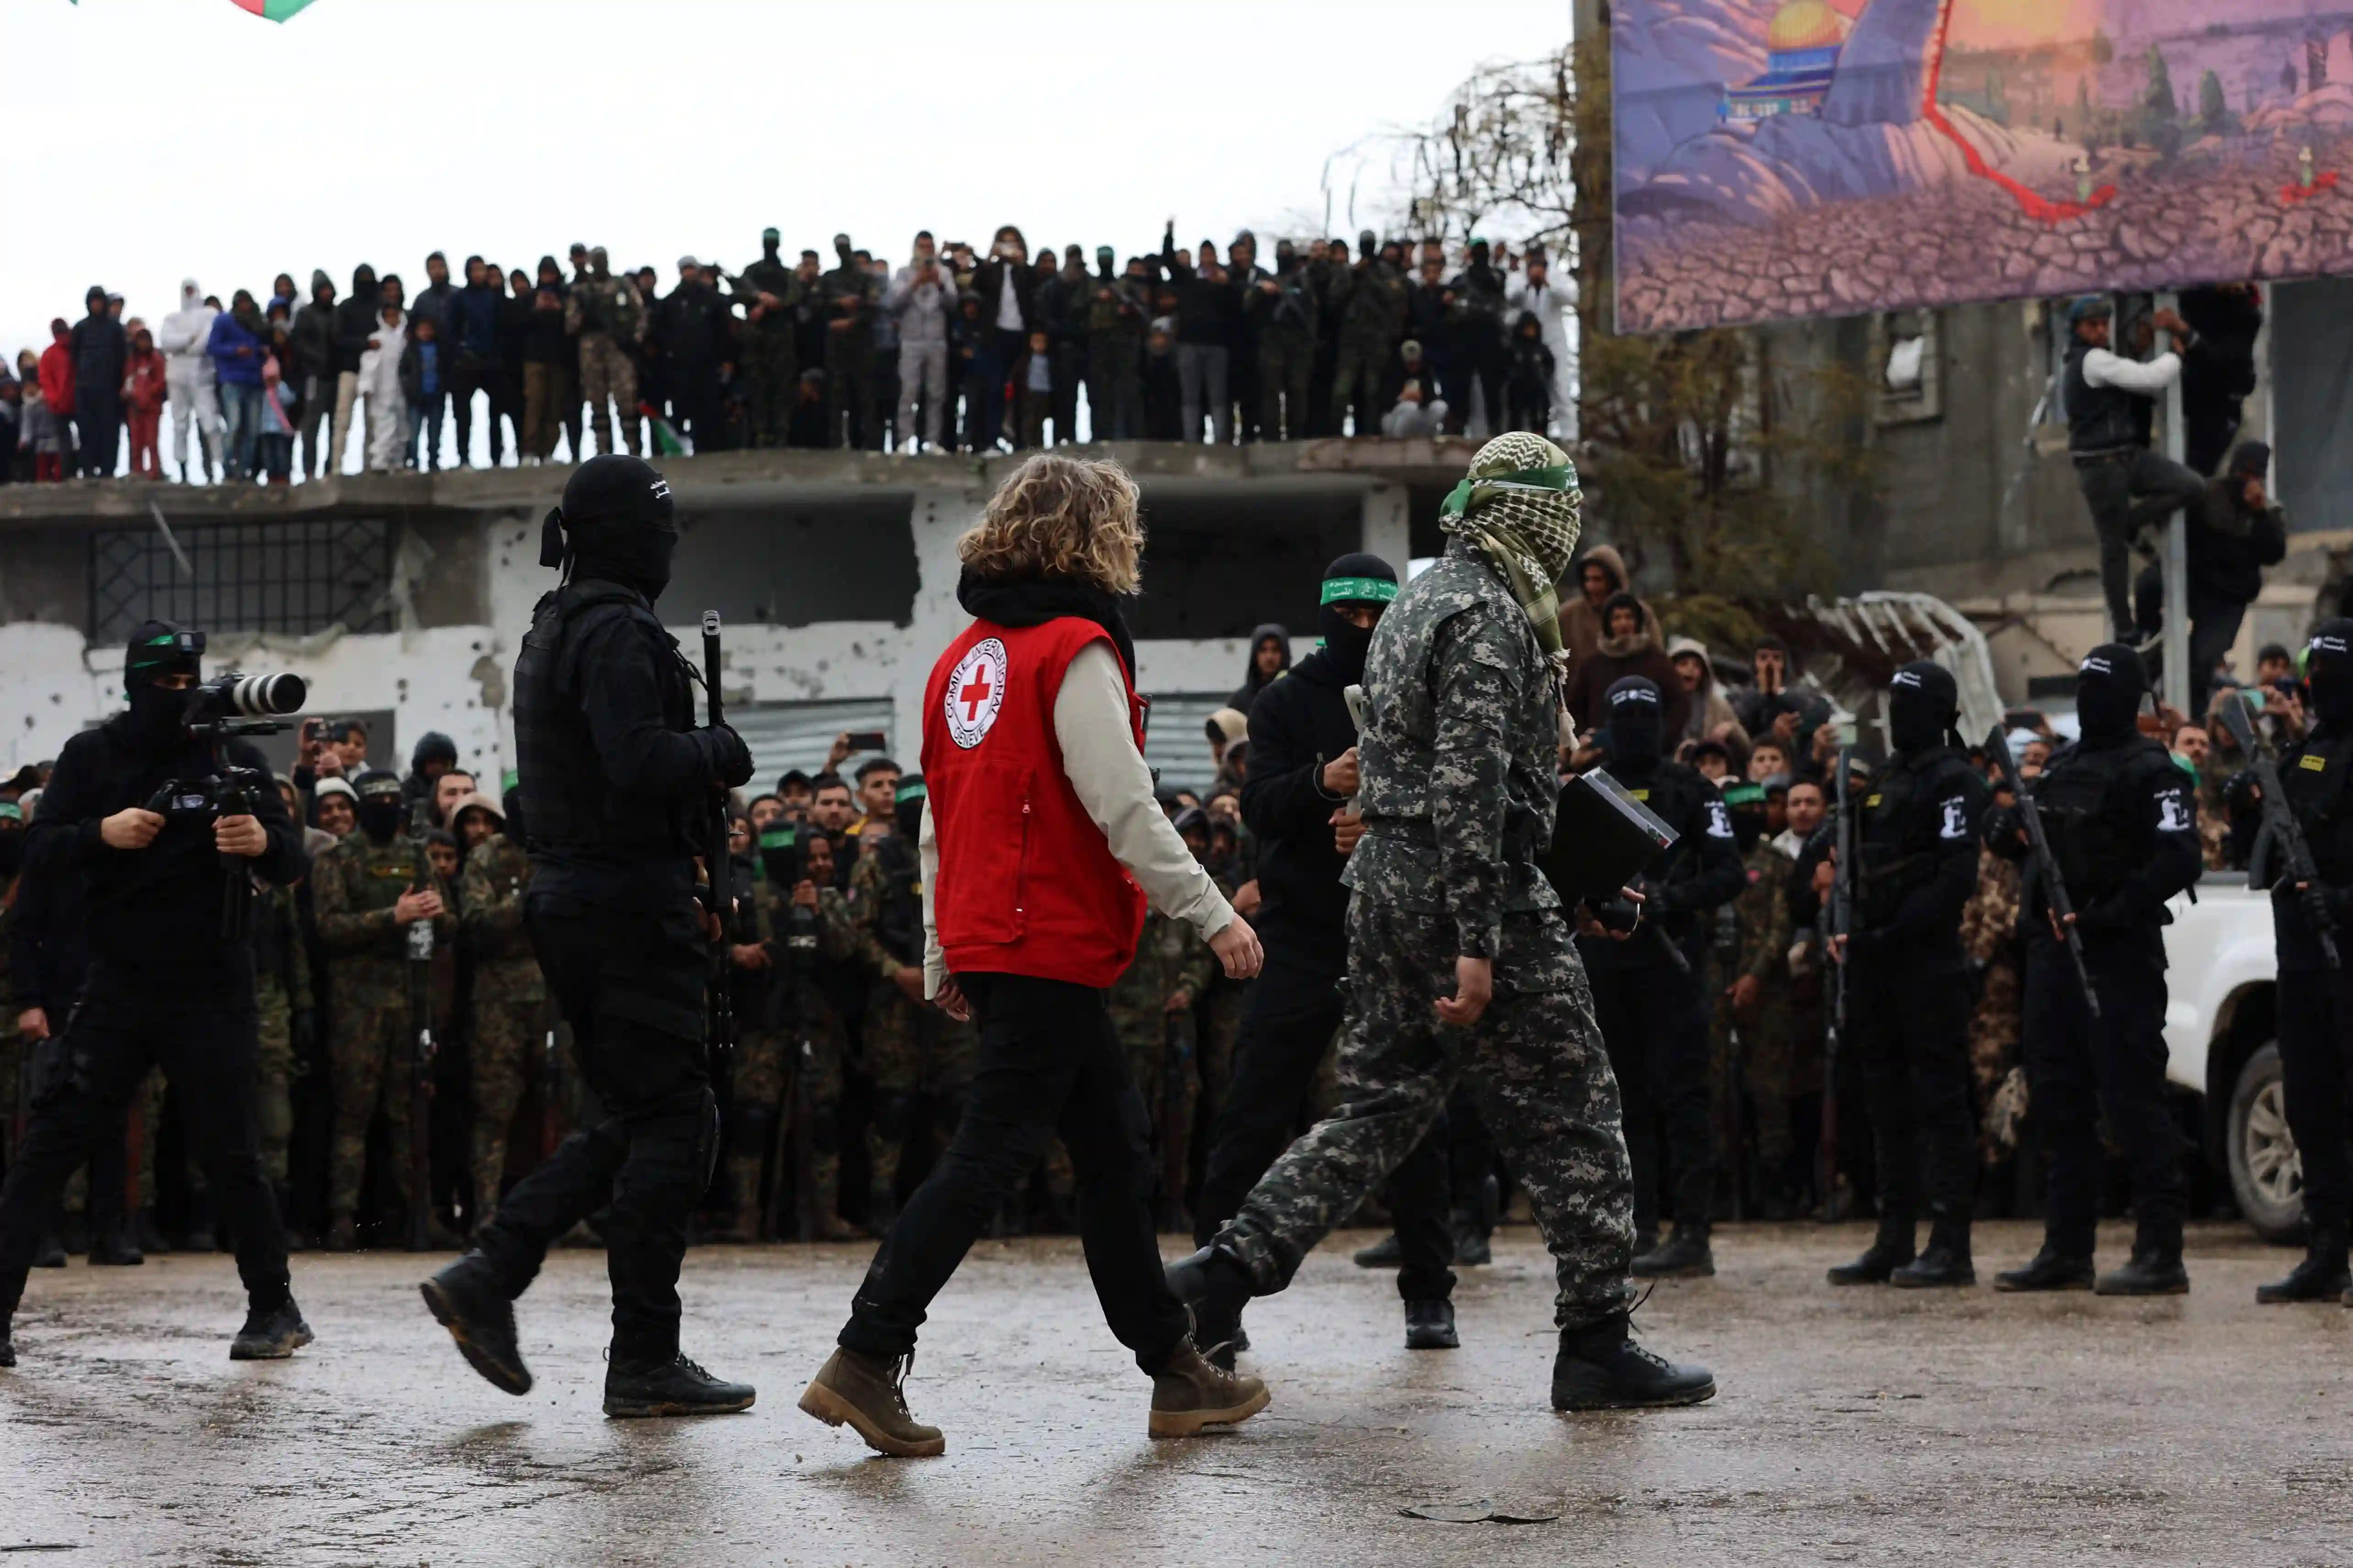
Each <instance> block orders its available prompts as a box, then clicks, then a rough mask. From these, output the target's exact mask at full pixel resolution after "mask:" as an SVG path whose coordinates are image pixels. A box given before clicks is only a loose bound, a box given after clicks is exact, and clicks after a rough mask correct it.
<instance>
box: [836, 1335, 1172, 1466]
mask: <svg viewBox="0 0 2353 1568" xmlns="http://www.w3.org/2000/svg"><path fill="white" fill-rule="evenodd" d="M914 1364H915V1358H914V1357H913V1355H909V1356H906V1357H904V1358H903V1359H902V1360H899V1361H895V1362H886V1361H877V1360H875V1359H874V1358H873V1357H872V1356H867V1355H860V1354H859V1353H858V1352H856V1351H853V1350H844V1349H842V1348H840V1347H839V1346H836V1347H835V1349H834V1352H833V1354H832V1355H831V1356H829V1357H828V1358H827V1359H826V1363H825V1365H824V1366H822V1367H820V1368H818V1374H817V1376H816V1377H815V1378H814V1379H812V1380H811V1381H810V1383H809V1385H808V1388H807V1391H806V1392H804V1393H803V1394H801V1408H802V1409H803V1410H805V1411H807V1413H808V1414H809V1415H814V1416H816V1417H817V1418H818V1420H820V1421H822V1422H824V1423H825V1424H826V1425H827V1426H840V1425H841V1424H842V1423H843V1422H845V1421H847V1422H849V1425H850V1427H851V1429H852V1430H854V1431H856V1432H857V1434H858V1435H859V1436H861V1437H863V1438H865V1439H866V1446H867V1447H870V1448H872V1449H873V1450H874V1451H875V1452H876V1453H878V1454H890V1455H893V1456H895V1457H897V1458H902V1459H927V1458H931V1457H932V1456H934V1455H935V1454H944V1453H946V1452H947V1451H948V1440H947V1439H946V1438H945V1437H944V1436H941V1435H940V1429H939V1428H938V1427H936V1426H924V1425H923V1423H922V1422H920V1421H918V1420H916V1419H915V1417H914V1415H913V1414H912V1413H911V1412H909V1410H908V1409H907V1373H909V1372H910V1371H912V1370H913V1367H914ZM1156 1419H1157V1417H1156V1416H1155V1420H1156Z"/></svg>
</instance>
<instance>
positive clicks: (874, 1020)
mask: <svg viewBox="0 0 2353 1568" xmlns="http://www.w3.org/2000/svg"><path fill="white" fill-rule="evenodd" d="M864 1046H865V1068H866V1076H867V1078H868V1079H870V1080H871V1082H872V1083H873V1085H874V1120H873V1121H871V1122H870V1123H869V1124H868V1125H867V1128H866V1163H867V1170H868V1172H869V1190H870V1191H871V1192H872V1193H873V1194H875V1195H876V1196H878V1197H881V1198H882V1199H883V1200H884V1201H885V1202H886V1203H888V1202H890V1201H891V1195H892V1194H895V1193H896V1192H897V1191H898V1183H899V1161H900V1157H901V1155H902V1153H903V1152H904V1151H905V1149H906V1144H907V1135H908V1133H909V1131H911V1130H912V1129H913V1125H914V1114H915V1103H916V1101H917V1100H930V1101H932V1104H933V1108H934V1116H933V1119H932V1124H933V1132H934V1136H935V1137H936V1138H938V1139H939V1140H941V1141H942V1142H945V1141H946V1139H947V1137H948V1135H949V1134H950V1133H952V1132H954V1131H955V1121H956V1117H957V1116H958V1114H960V1113H961V1112H962V1110H963V1109H964V1093H965V1089H968V1088H970V1087H971V1085H972V1075H973V1072H974V1070H975V1069H976V1068H977V1067H978V1065H979V1059H980V1037H979V1035H978V1034H977V1033H976V1031H975V1030H974V1028H973V1026H971V1025H970V1024H968V1023H966V1024H959V1023H957V1022H955V1020H954V1019H952V1018H950V1017H949V1016H947V1015H946V1014H944V1013H943V1012H941V1011H939V1010H938V1009H937V1008H935V1007H926V1006H923V1005H918V1004H916V1003H913V1002H910V1001H909V1000H908V999H907V997H906V996H905V994H902V992H901V991H900V990H899V988H898V987H897V986H895V985H889V984H885V985H878V986H876V987H875V988H874V990H873V992H872V993H871V996H870V998H869V1000H868V1002H867V1004H866V1031H865V1040H864Z"/></svg>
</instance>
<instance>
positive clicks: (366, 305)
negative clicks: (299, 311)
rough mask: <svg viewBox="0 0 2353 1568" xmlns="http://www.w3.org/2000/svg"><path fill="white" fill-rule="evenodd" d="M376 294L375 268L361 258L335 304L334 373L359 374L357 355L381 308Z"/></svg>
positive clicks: (380, 301) (381, 304) (373, 330)
mask: <svg viewBox="0 0 2353 1568" xmlns="http://www.w3.org/2000/svg"><path fill="white" fill-rule="evenodd" d="M380 294H381V290H379V289H377V287H376V280H375V268H373V267H370V266H369V265H367V264H366V263H365V262H362V263H361V264H360V265H359V266H358V267H356V268H353V271H352V291H351V294H350V295H349V297H347V298H345V299H344V300H342V301H340V302H339V303H338V304H337V305H336V306H335V316H334V326H335V333H334V337H335V356H334V366H335V373H336V374H339V375H356V374H359V368H360V355H362V354H364V353H367V341H368V340H369V339H370V338H372V337H374V336H375V328H376V315H377V312H378V311H380V310H383V308H384V300H382V298H381V297H380Z"/></svg>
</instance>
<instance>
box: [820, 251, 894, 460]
mask: <svg viewBox="0 0 2353 1568" xmlns="http://www.w3.org/2000/svg"><path fill="white" fill-rule="evenodd" d="M817 293H818V298H819V299H820V300H822V301H823V305H824V315H825V318H826V323H825V437H826V439H825V444H826V445H827V446H828V447H842V446H848V447H866V446H870V445H871V444H872V443H873V440H874V437H875V436H876V435H877V434H878V433H879V431H880V426H878V425H877V424H876V423H875V418H874V318H875V317H876V316H877V315H879V314H881V310H882V280H881V279H879V278H877V277H875V276H874V275H873V274H872V273H871V272H865V271H861V270H860V268H858V267H857V266H856V265H855V264H854V263H847V262H846V263H844V264H843V265H841V266H839V267H837V268H833V269H832V270H831V271H829V272H827V273H826V274H824V275H823V276H822V277H820V278H819V279H818V280H817ZM845 296H848V297H853V298H855V299H856V300H857V301H858V302H857V303H856V304H855V305H853V306H851V307H850V308H849V310H846V311H845V310H842V309H841V307H839V306H838V305H836V304H835V303H834V301H835V300H837V299H840V298H843V297H845ZM842 321H847V322H848V323H849V324H848V325H847V326H843V327H840V328H839V330H836V326H837V323H839V322H842ZM845 418H846V420H847V424H846V426H845Z"/></svg>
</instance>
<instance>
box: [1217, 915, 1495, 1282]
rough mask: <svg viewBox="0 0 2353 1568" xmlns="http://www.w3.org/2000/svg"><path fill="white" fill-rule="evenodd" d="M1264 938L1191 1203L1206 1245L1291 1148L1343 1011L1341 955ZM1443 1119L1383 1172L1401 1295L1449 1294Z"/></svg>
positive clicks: (1450, 1241)
mask: <svg viewBox="0 0 2353 1568" xmlns="http://www.w3.org/2000/svg"><path fill="white" fill-rule="evenodd" d="M1262 934H1263V935H1264V936H1265V938H1266V944H1267V946H1266V967H1265V968H1264V969H1263V970H1262V971H1261V972H1260V974H1259V977H1258V979H1257V980H1256V981H1254V982H1252V984H1251V985H1250V1001H1249V1002H1248V1004H1247V1005H1245V1006H1244V1008H1243V1011H1242V1024H1241V1028H1240V1031H1239V1032H1238V1033H1237V1034H1236V1036H1235V1037H1234V1077H1233V1082H1232V1083H1231V1084H1230V1085H1229V1087H1228V1088H1227V1089H1226V1094H1225V1099H1224V1100H1223V1101H1222V1102H1220V1103H1219V1106H1218V1119H1217V1124H1216V1127H1215V1129H1214V1130H1213V1131H1212V1132H1211V1134H1210V1141H1209V1154H1208V1162H1207V1165H1206V1167H1205V1169H1204V1171H1203V1173H1202V1176H1201V1196H1200V1201H1199V1202H1198V1204H1197V1205H1195V1209H1194V1218H1193V1239H1194V1240H1195V1241H1196V1242H1198V1244H1199V1245H1201V1246H1203V1247H1207V1246H1208V1244H1209V1242H1210V1240H1211V1239H1212V1238H1213V1237H1216V1235H1217V1234H1218V1232H1219V1230H1221V1229H1223V1228H1224V1226H1225V1223H1226V1222H1227V1221H1228V1220H1229V1219H1231V1218H1233V1217H1234V1215H1237V1214H1239V1213H1240V1212H1241V1206H1242V1200H1243V1199H1245V1198H1247V1197H1249V1196H1250V1189H1251V1188H1252V1187H1254V1186H1256V1185H1258V1180H1259V1178H1260V1177H1261V1176H1263V1175H1265V1174H1266V1173H1267V1169H1268V1167H1269V1166H1271V1165H1272V1164H1273V1163H1274V1162H1275V1159H1276V1157H1277V1156H1279V1155H1280V1154H1282V1152H1283V1151H1284V1150H1285V1149H1288V1148H1289V1147H1291V1141H1292V1137H1293V1130H1294V1129H1295V1128H1296V1127H1297V1125H1298V1121H1299V1114H1300V1110H1301V1109H1302V1108H1303V1106H1305V1105H1306V1103H1307V1092H1308V1090H1309V1089H1310V1088H1311V1087H1312V1086H1313V1085H1314V1080H1315V1069H1316V1068H1317V1067H1318V1066H1319V1065H1320V1064H1321V1063H1322V1062H1323V1060H1324V1052H1326V1051H1328V1050H1330V1049H1331V1048H1332V1040H1333V1037H1334V1036H1335V1034H1337V1033H1338V1032H1339V1029H1340V1026H1341V1024H1342V1023H1343V1022H1344V1021H1345V992H1344V990H1343V984H1344V982H1345V978H1346V970H1347V958H1346V954H1345V952H1343V953H1341V954H1339V955H1337V956H1336V957H1335V958H1331V959H1325V958H1321V957H1317V956H1315V955H1314V954H1312V953H1305V952H1301V951H1299V947H1298V944H1297V943H1295V942H1286V941H1284V940H1283V933H1282V931H1281V930H1280V928H1277V929H1274V930H1271V931H1267V932H1264V933H1262ZM1449 1141H1450V1130H1449V1127H1448V1124H1447V1121H1445V1120H1443V1119H1441V1120H1440V1121H1438V1122H1436V1123H1435V1124H1433V1125H1432V1126H1431V1128H1430V1131H1428V1132H1427V1133H1425V1134H1424V1135H1423V1136H1422V1140H1421V1142H1419V1143H1417V1144H1416V1145H1414V1149H1413V1152H1411V1153H1410V1154H1408V1155H1407V1156H1406V1158H1405V1163H1403V1164H1401V1165H1399V1166H1398V1168H1397V1169H1396V1170H1394V1171H1392V1172H1390V1173H1389V1178H1388V1184H1387V1185H1386V1186H1385V1187H1384V1188H1383V1189H1382V1194H1383V1196H1384V1197H1385V1198H1386V1200H1387V1201H1388V1205H1389V1215H1390V1218H1391V1220H1392V1222H1393V1223H1394V1224H1395V1225H1396V1226H1397V1237H1398V1251H1399V1253H1400V1254H1401V1256H1400V1258H1399V1261H1398V1295H1399V1296H1400V1297H1402V1298H1403V1299H1404V1300H1409V1301H1442V1300H1447V1299H1448V1298H1449V1297H1450V1296H1451V1295H1452V1294H1453V1290H1454V1273H1453V1270H1451V1268H1448V1267H1447V1265H1448V1264H1450V1263H1451V1262H1452V1261H1453V1258H1454V1234H1453V1232H1452V1230H1451V1228H1450V1227H1449V1226H1448V1220H1449V1218H1450V1215H1451V1192H1450V1186H1451V1183H1450V1180H1449V1162H1448V1160H1447V1148H1448V1143H1449Z"/></svg>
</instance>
